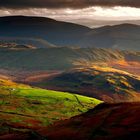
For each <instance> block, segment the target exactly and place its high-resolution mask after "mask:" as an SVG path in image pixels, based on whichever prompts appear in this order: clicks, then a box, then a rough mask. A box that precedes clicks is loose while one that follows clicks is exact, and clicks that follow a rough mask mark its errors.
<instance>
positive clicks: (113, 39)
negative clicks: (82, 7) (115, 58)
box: [79, 24, 140, 51]
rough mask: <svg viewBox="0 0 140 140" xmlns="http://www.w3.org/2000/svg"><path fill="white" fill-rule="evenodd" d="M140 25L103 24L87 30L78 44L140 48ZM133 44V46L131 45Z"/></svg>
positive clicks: (130, 48)
mask: <svg viewBox="0 0 140 140" xmlns="http://www.w3.org/2000/svg"><path fill="white" fill-rule="evenodd" d="M139 40H140V26H139V25H133V24H120V25H114V26H104V27H101V28H97V29H93V30H92V31H90V32H88V33H87V34H86V35H85V36H84V37H83V38H82V39H81V40H80V41H79V44H80V45H81V46H83V47H85V46H89V47H93V45H94V46H96V47H99V48H116V49H122V50H137V51H138V50H140V47H139V43H140V42H139ZM132 46H133V47H132Z"/></svg>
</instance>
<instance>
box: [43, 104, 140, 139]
mask: <svg viewBox="0 0 140 140" xmlns="http://www.w3.org/2000/svg"><path fill="white" fill-rule="evenodd" d="M139 116H140V103H120V104H100V105H99V106H97V107H96V108H95V109H93V110H90V111H88V112H87V113H85V114H82V115H80V116H76V117H73V118H71V119H69V120H65V121H61V122H58V123H56V124H55V125H53V126H50V127H48V130H47V133H46V131H44V132H45V133H44V134H45V135H47V138H48V140H66V139H67V140H118V139H119V140H126V139H127V140H132V139H133V140H139V139H140V134H139V132H140V120H139ZM42 133H43V131H42Z"/></svg>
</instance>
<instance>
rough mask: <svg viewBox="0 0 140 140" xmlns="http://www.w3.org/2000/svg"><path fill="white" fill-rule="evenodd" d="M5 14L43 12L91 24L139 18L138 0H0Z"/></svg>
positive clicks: (43, 13)
mask: <svg viewBox="0 0 140 140" xmlns="http://www.w3.org/2000/svg"><path fill="white" fill-rule="evenodd" d="M9 15H27V16H44V17H50V18H54V19H57V20H62V21H69V22H74V23H79V24H83V25H87V26H90V27H92V24H94V25H95V22H96V20H100V21H101V20H102V21H104V20H107V21H108V20H140V0H0V16H9ZM99 24H104V23H99V21H98V23H97V26H98V25H99ZM107 24H108V23H107Z"/></svg>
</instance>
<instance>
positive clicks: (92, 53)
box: [0, 47, 140, 72]
mask: <svg viewBox="0 0 140 140" xmlns="http://www.w3.org/2000/svg"><path fill="white" fill-rule="evenodd" d="M110 60H111V61H110ZM120 60H124V61H126V62H138V63H139V62H140V53H139V52H133V51H119V50H116V49H114V50H113V49H97V48H77V49H75V48H67V47H62V48H46V49H43V48H42V49H26V50H21V51H20V50H3V49H0V68H1V69H9V70H15V71H18V70H20V72H21V70H23V71H33V70H39V71H41V70H62V71H63V70H68V69H71V68H73V67H77V66H78V65H81V64H80V62H82V63H83V62H84V64H87V65H88V64H94V63H102V62H104V63H108V62H116V61H120ZM78 67H79V66H78ZM80 67H81V66H80Z"/></svg>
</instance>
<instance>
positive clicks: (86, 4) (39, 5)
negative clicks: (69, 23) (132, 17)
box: [0, 0, 140, 8]
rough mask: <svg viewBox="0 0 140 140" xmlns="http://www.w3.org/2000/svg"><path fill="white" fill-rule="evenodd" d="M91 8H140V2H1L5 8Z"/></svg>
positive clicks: (69, 0) (136, 0) (63, 0)
mask: <svg viewBox="0 0 140 140" xmlns="http://www.w3.org/2000/svg"><path fill="white" fill-rule="evenodd" d="M91 6H129V7H140V0H0V7H3V8H86V7H91Z"/></svg>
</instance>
